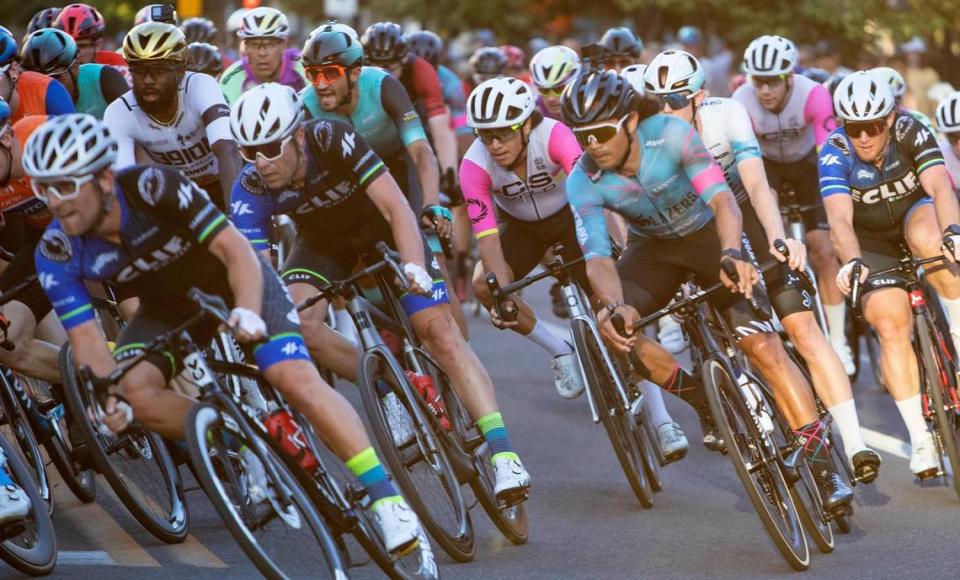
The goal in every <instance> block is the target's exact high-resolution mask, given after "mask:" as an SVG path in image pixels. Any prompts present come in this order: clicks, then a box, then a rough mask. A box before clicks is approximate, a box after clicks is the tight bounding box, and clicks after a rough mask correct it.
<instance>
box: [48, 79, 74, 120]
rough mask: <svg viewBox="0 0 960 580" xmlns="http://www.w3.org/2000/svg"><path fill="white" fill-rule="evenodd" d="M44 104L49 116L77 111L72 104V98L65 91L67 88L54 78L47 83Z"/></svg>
mask: <svg viewBox="0 0 960 580" xmlns="http://www.w3.org/2000/svg"><path fill="white" fill-rule="evenodd" d="M45 104H46V107H47V114H48V115H51V116H53V115H67V114H69V113H75V112H77V108H76V107H75V106H74V105H73V98H72V97H71V96H70V93H68V92H67V88H66V87H65V86H63V84H62V83H61V82H60V81H58V80H56V79H52V80H51V81H50V84H48V85H47V95H46V99H45Z"/></svg>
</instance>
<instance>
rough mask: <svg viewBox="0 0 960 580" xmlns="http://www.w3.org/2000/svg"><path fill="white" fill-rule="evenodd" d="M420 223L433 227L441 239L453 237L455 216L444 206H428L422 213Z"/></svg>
mask: <svg viewBox="0 0 960 580" xmlns="http://www.w3.org/2000/svg"><path fill="white" fill-rule="evenodd" d="M420 223H422V224H423V225H424V226H426V227H432V228H433V229H434V230H436V232H437V235H438V236H440V237H441V238H449V237H450V236H452V235H453V214H452V213H451V212H450V210H449V209H447V208H445V207H443V206H442V205H428V206H426V207H425V208H423V212H421V213H420Z"/></svg>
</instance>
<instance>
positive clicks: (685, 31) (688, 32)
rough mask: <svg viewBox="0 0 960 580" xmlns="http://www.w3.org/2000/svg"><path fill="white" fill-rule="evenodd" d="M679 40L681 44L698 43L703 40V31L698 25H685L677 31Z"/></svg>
mask: <svg viewBox="0 0 960 580" xmlns="http://www.w3.org/2000/svg"><path fill="white" fill-rule="evenodd" d="M677 40H679V41H680V44H698V43H699V42H701V41H702V40H703V33H702V32H700V29H699V28H697V27H696V26H684V27H683V28H681V29H680V30H678V31H677Z"/></svg>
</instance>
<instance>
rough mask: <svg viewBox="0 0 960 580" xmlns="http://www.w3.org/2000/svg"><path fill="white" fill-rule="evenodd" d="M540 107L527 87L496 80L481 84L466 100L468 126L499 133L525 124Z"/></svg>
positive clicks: (515, 80) (517, 82) (521, 84)
mask: <svg viewBox="0 0 960 580" xmlns="http://www.w3.org/2000/svg"><path fill="white" fill-rule="evenodd" d="M536 107H537V105H536V103H535V102H534V100H533V90H532V89H531V88H530V87H529V86H527V83H525V82H523V81H521V80H518V79H515V78H513V77H497V78H495V79H490V80H487V81H484V82H482V83H480V85H479V86H478V87H477V88H475V89H473V92H471V93H470V97H469V98H468V99H467V125H469V126H470V127H472V128H474V129H499V128H501V127H510V126H512V125H516V124H517V123H523V122H524V121H526V120H527V118H528V117H529V116H530V115H531V113H533V111H534V109H536Z"/></svg>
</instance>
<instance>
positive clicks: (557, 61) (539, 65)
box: [530, 46, 580, 119]
mask: <svg viewBox="0 0 960 580" xmlns="http://www.w3.org/2000/svg"><path fill="white" fill-rule="evenodd" d="M579 72H580V57H579V56H577V51H575V50H573V49H572V48H570V47H568V46H548V47H547V48H545V49H543V50H541V51H540V52H538V53H537V54H535V55H533V58H532V59H530V79H531V80H532V81H533V83H532V84H533V86H534V87H535V88H536V89H537V109H538V110H539V111H540V114H541V115H543V116H544V117H547V118H549V119H559V118H560V94H561V93H563V89H564V87H566V86H567V83H569V82H570V81H571V80H572V79H573V77H575V76H577V74H579Z"/></svg>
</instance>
